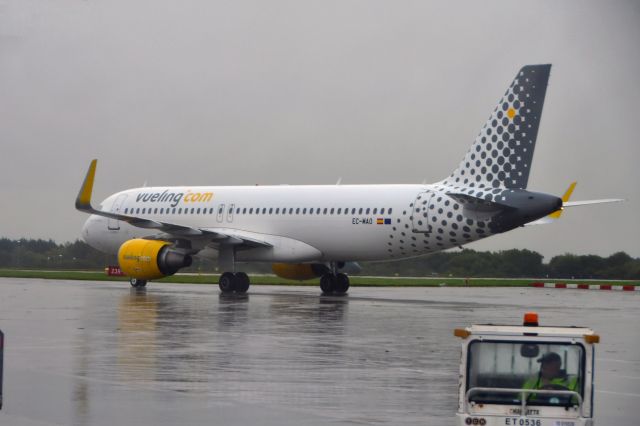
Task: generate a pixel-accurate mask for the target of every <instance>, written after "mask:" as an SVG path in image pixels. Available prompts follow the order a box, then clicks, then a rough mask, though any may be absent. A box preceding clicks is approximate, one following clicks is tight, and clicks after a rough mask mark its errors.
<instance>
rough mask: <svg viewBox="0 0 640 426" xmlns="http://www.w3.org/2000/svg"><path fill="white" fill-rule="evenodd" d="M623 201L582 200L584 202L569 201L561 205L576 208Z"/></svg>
mask: <svg viewBox="0 0 640 426" xmlns="http://www.w3.org/2000/svg"><path fill="white" fill-rule="evenodd" d="M621 201H624V199H622V198H605V199H602V200H584V201H569V202H567V203H563V204H562V206H563V207H576V206H586V205H589V204H604V203H619V202H621Z"/></svg>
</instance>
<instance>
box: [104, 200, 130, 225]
mask: <svg viewBox="0 0 640 426" xmlns="http://www.w3.org/2000/svg"><path fill="white" fill-rule="evenodd" d="M126 198H127V194H122V195H119V196H118V198H116V200H115V201H114V202H113V205H112V206H111V213H118V214H119V213H122V212H121V210H122V204H123V203H124V200H125V199H126ZM107 228H108V229H109V230H110V231H117V230H119V229H120V221H119V220H116V219H111V218H109V220H108V221H107Z"/></svg>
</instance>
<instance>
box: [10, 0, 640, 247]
mask: <svg viewBox="0 0 640 426" xmlns="http://www.w3.org/2000/svg"><path fill="white" fill-rule="evenodd" d="M523 3H525V2H514V1H482V2H477V1H469V2H463V1H453V2H452V1H442V2H428V1H373V0H367V1H349V0H339V1H329V0H323V1H314V2H309V1H300V0H295V1H264V0H258V1H237V0H234V1H212V0H191V1H189V0H184V1H177V0H175V1H169V0H109V1H104V0H88V1H81V0H57V1H45V0H0V147H1V148H2V151H1V154H0V182H1V184H0V200H1V201H0V206H1V209H2V210H1V211H2V216H1V217H2V221H1V224H0V236H7V237H11V238H17V237H41V238H54V239H56V240H58V241H67V240H74V239H75V238H77V237H79V235H80V228H81V226H82V224H83V222H84V220H85V219H86V215H84V214H82V213H79V212H77V211H75V210H74V208H73V202H74V198H75V196H76V194H77V191H78V188H79V185H80V184H81V181H82V179H83V177H84V173H85V172H86V169H87V166H88V164H89V160H90V159H92V158H98V159H99V163H98V174H97V181H96V188H95V191H94V196H95V198H96V199H102V198H104V197H106V196H107V195H109V194H111V193H113V192H116V191H119V190H122V189H126V188H129V187H134V186H140V185H142V184H143V183H144V182H145V181H146V182H148V184H149V185H178V184H189V185H193V184H202V185H234V184H241V185H247V184H254V183H261V184H269V183H290V184H308V183H335V181H336V180H337V179H338V177H342V178H343V179H342V182H343V183H420V182H422V181H423V180H425V179H426V180H427V181H428V182H433V181H437V180H440V179H442V178H444V177H445V176H446V175H447V174H448V173H450V171H451V170H453V169H454V168H455V167H456V166H457V164H458V162H459V161H460V159H461V158H462V156H463V155H464V153H465V152H466V150H467V149H468V147H469V145H470V144H471V142H472V141H473V139H474V138H475V136H476V134H477V133H478V131H479V129H480V127H481V126H482V125H483V123H484V122H485V120H486V118H487V117H488V116H489V114H490V112H491V111H492V109H493V108H494V106H495V104H496V102H497V101H498V100H499V99H500V97H501V96H502V94H503V93H504V91H505V90H506V88H507V86H508V85H509V84H510V82H511V80H512V79H513V77H514V76H515V73H516V72H517V70H518V69H519V68H520V67H521V66H522V65H525V64H534V63H552V64H553V69H552V74H551V80H550V85H549V90H548V91H547V98H546V104H545V108H544V113H543V116H542V123H541V127H540V132H539V135H538V143H537V147H536V152H535V157H534V163H533V168H532V172H531V176H530V179H529V188H530V189H532V190H538V191H544V192H551V193H556V194H561V193H562V192H564V190H565V188H566V187H567V186H568V185H569V183H570V182H571V181H572V180H578V187H577V189H576V191H575V193H574V199H576V200H577V199H590V198H606V197H622V198H626V199H628V201H627V202H626V203H623V204H612V205H603V206H593V207H582V208H573V209H571V210H569V211H567V212H565V214H564V216H563V219H562V220H561V221H560V222H558V223H555V224H553V225H546V226H537V227H529V228H526V229H520V230H515V231H512V232H510V233H507V234H504V235H500V236H496V237H493V238H490V239H488V240H485V241H483V242H479V243H475V244H471V245H470V246H469V247H471V248H475V249H479V250H500V249H508V248H529V249H532V250H537V251H540V252H541V253H543V254H544V255H545V256H547V260H548V259H549V256H552V255H555V254H559V253H564V252H576V253H596V254H601V255H608V254H611V253H613V252H615V251H618V250H624V251H627V252H628V253H630V254H631V255H633V256H636V257H637V256H640V225H639V224H638V223H639V221H638V216H639V215H638V213H639V212H640V208H639V207H640V203H639V201H638V199H639V198H640V197H639V196H640V190H639V189H638V186H637V185H638V181H639V177H640V166H639V165H638V159H639V158H640V145H639V139H640V138H639V125H640V106H639V105H640V84H639V82H640V48H639V42H640V2H636V1H607V2H595V1H592V2H587V1H563V2H558V1H556V0H554V1H539V2H526V3H527V4H526V5H525V4H523Z"/></svg>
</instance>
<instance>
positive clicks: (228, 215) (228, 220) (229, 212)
mask: <svg viewBox="0 0 640 426" xmlns="http://www.w3.org/2000/svg"><path fill="white" fill-rule="evenodd" d="M234 207H235V204H231V205H230V206H229V210H228V211H227V222H233V209H234Z"/></svg>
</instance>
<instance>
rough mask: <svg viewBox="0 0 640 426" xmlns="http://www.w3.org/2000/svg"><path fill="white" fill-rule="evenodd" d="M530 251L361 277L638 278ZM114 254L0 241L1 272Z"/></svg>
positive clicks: (628, 261)
mask: <svg viewBox="0 0 640 426" xmlns="http://www.w3.org/2000/svg"><path fill="white" fill-rule="evenodd" d="M543 259H544V258H543V256H542V255H541V254H540V253H537V252H535V251H531V250H519V249H512V250H503V251H496V252H488V251H475V250H470V249H464V250H462V251H446V252H438V253H433V254H430V255H426V256H421V257H417V258H413V259H405V260H398V261H390V262H363V263H362V264H361V266H362V272H361V274H362V275H382V276H416V277H423V276H452V277H463V278H464V277H469V278H473V277H504V278H518V277H527V278H547V277H548V278H561V279H562V278H565V279H566V278H576V279H629V280H637V279H640V258H633V257H631V256H629V255H628V254H627V253H624V252H618V253H614V254H612V255H611V256H608V257H602V256H597V255H575V254H569V253H567V254H563V255H559V256H554V257H552V258H551V260H550V261H549V262H548V263H544V262H543ZM116 264H117V259H116V256H113V255H106V254H104V253H101V252H99V251H97V250H95V249H94V248H92V247H91V246H89V245H88V244H86V243H85V242H83V241H81V240H76V241H74V242H67V243H64V244H58V243H56V242H54V241H53V240H41V239H19V240H11V239H8V238H0V268H25V269H102V268H104V267H105V266H107V265H116ZM249 266H250V271H248V272H263V273H264V272H269V271H270V270H271V268H270V265H264V264H251V265H249ZM215 268H216V265H215V263H214V262H212V261H209V260H201V259H195V261H194V263H193V265H192V266H191V267H190V268H188V269H186V270H185V271H187V272H197V271H200V272H214V271H215Z"/></svg>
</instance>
